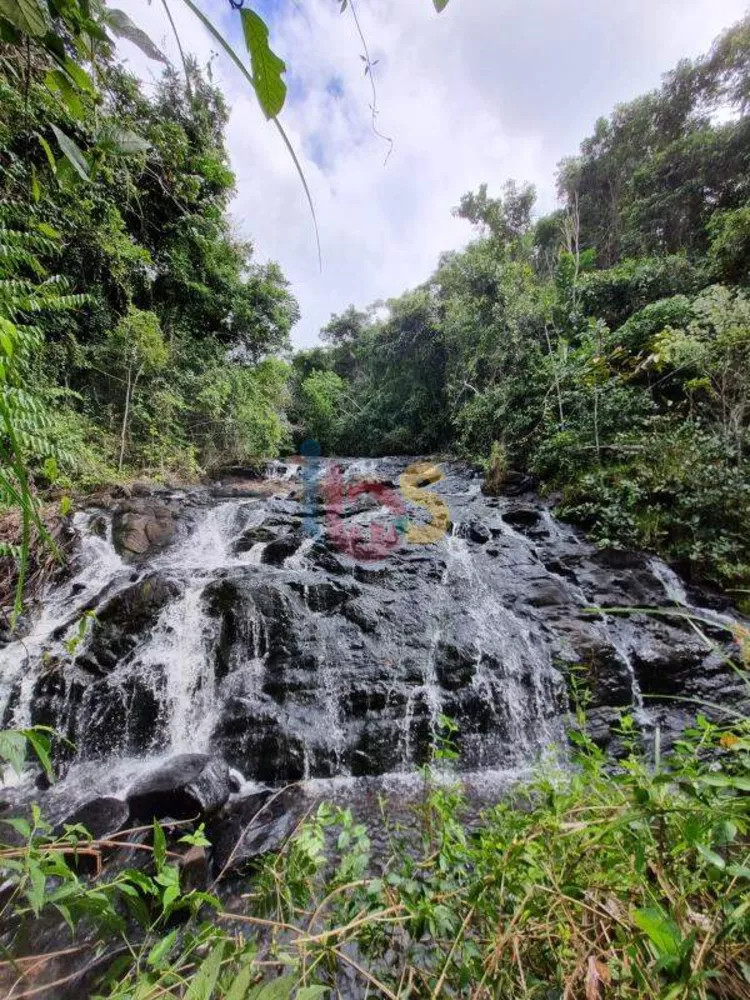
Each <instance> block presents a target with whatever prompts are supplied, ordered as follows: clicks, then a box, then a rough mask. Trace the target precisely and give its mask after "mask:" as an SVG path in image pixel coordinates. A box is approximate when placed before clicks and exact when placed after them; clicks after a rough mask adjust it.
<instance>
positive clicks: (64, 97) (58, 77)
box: [44, 69, 85, 119]
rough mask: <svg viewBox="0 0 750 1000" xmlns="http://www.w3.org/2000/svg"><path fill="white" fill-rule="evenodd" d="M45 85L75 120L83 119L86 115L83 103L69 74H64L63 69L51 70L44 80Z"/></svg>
mask: <svg viewBox="0 0 750 1000" xmlns="http://www.w3.org/2000/svg"><path fill="white" fill-rule="evenodd" d="M44 84H45V86H46V87H47V89H48V90H50V91H52V93H54V94H56V95H57V96H58V97H59V98H60V100H61V101H62V103H63V104H64V105H65V107H66V109H67V110H68V112H69V113H70V115H71V116H72V117H73V118H77V119H82V118H83V116H84V113H85V111H84V107H83V101H82V100H81V98H80V95H79V94H78V91H77V90H76V88H75V87H74V86H73V84H72V83H71V82H70V79H69V78H68V76H67V74H65V73H63V71H62V70H61V69H53V70H50V71H49V73H48V74H47V75H46V77H45V78H44Z"/></svg>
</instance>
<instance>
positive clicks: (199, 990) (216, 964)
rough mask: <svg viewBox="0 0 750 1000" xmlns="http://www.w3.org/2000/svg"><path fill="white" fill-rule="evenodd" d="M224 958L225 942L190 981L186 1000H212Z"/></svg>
mask: <svg viewBox="0 0 750 1000" xmlns="http://www.w3.org/2000/svg"><path fill="white" fill-rule="evenodd" d="M223 957H224V942H223V941H221V942H220V943H219V944H217V945H216V947H215V948H214V949H213V951H211V952H210V953H209V956H208V958H207V959H206V960H205V961H204V962H203V963H202V965H201V967H200V968H199V969H198V971H197V972H196V973H195V975H194V976H193V978H192V979H191V980H190V986H188V990H187V993H186V994H185V1000H211V997H212V996H213V992H214V987H215V986H216V980H217V979H218V978H219V971H220V970H221V960H222V958H223Z"/></svg>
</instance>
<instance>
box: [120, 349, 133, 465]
mask: <svg viewBox="0 0 750 1000" xmlns="http://www.w3.org/2000/svg"><path fill="white" fill-rule="evenodd" d="M130 376H131V369H130V368H128V384H127V388H126V389H125V412H124V413H123V415H122V430H121V431H120V461H119V462H118V463H117V471H118V472H122V463H123V459H124V458H125V435H126V434H127V432H128V418H129V416H130Z"/></svg>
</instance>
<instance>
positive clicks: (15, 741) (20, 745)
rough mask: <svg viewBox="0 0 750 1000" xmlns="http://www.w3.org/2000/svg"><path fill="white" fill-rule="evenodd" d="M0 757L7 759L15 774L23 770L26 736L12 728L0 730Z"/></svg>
mask: <svg viewBox="0 0 750 1000" xmlns="http://www.w3.org/2000/svg"><path fill="white" fill-rule="evenodd" d="M0 758H2V759H3V760H5V761H7V762H8V763H9V764H10V766H11V767H12V768H13V770H14V771H15V772H16V774H20V773H21V771H23V765H24V763H25V761H26V737H25V736H24V735H23V733H19V732H16V731H15V730H14V729H10V730H6V731H5V732H0Z"/></svg>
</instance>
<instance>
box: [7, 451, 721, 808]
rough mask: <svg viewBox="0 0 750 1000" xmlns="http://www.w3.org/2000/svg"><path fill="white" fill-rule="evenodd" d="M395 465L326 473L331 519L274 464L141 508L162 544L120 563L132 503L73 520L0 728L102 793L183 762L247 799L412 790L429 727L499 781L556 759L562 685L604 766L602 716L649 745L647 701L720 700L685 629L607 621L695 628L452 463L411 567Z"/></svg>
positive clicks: (660, 711)
mask: <svg viewBox="0 0 750 1000" xmlns="http://www.w3.org/2000/svg"><path fill="white" fill-rule="evenodd" d="M406 464H407V462H406V460H403V461H402V460H392V459H385V460H372V459H368V460H357V461H344V462H342V463H340V467H339V468H338V473H337V474H339V475H340V482H341V483H343V484H344V485H343V486H342V487H341V489H342V490H343V500H342V502H341V503H339V504H338V506H336V505H335V504H334V505H333V507H332V505H331V503H330V498H326V495H325V493H324V492H323V493H321V485H320V484H321V481H323V480H324V479H325V476H327V475H329V473H330V468H329V467H326V466H325V464H324V465H323V468H322V470H321V469H320V468H319V469H318V470H317V473H316V476H315V479H314V482H313V486H312V487H310V485H309V483H308V485H307V486H305V482H304V476H303V475H302V474H301V467H300V465H298V464H294V463H288V464H286V465H283V464H281V463H276V464H275V465H274V466H273V467H272V468H270V469H269V474H270V475H273V476H274V478H275V480H276V481H277V483H278V486H277V490H276V493H275V495H270V496H265V497H253V496H247V495H242V494H240V495H237V496H233V497H231V498H226V497H221V496H214V495H213V494H212V492H211V491H210V490H208V489H204V490H198V491H188V492H186V493H179V492H178V493H174V494H170V495H166V496H164V495H161V494H159V495H154V496H152V497H146V498H145V499H143V500H142V501H140V504H141V506H140V507H139V508H138V509H139V510H141V511H142V510H143V509H146V510H148V506H149V504H152V505H153V504H161V505H162V506H164V505H167V506H168V507H169V510H170V512H171V513H170V516H171V517H172V518H173V520H174V521H175V523H177V525H178V528H179V530H178V531H177V533H176V535H175V537H174V538H173V539H172V540H171V542H170V544H169V545H168V546H167V547H165V548H163V549H161V550H154V551H152V552H150V553H146V554H145V556H143V557H140V558H137V559H134V558H132V557H127V558H125V557H124V556H123V554H122V552H121V551H118V546H116V544H115V540H116V538H117V524H118V518H121V517H122V512H123V510H125V511H126V512H127V510H128V509H129V505H128V502H127V501H123V502H121V503H120V504H119V506H118V505H115V507H114V509H108V510H107V509H104V510H89V511H82V512H79V513H77V514H76V515H75V527H76V529H77V531H78V532H79V534H80V537H81V543H80V548H79V551H78V554H77V556H76V560H75V563H74V565H73V567H72V571H71V572H70V574H69V575H68V577H67V578H66V579H65V580H64V581H63V582H58V583H55V584H54V585H52V586H51V587H50V588H49V590H48V592H47V594H46V595H45V597H44V600H43V601H42V602H41V604H40V608H39V610H38V612H37V613H36V616H35V617H34V619H33V621H32V624H31V626H30V629H29V631H28V633H27V635H26V636H25V637H24V638H23V639H20V640H18V641H15V642H11V643H9V644H7V645H6V646H5V648H4V649H2V650H0V710H2V714H3V719H4V723H5V725H9V726H14V727H24V726H27V725H30V724H35V723H43V724H46V725H52V726H54V727H55V728H57V729H58V730H59V731H61V732H62V733H63V734H64V735H65V736H67V737H68V738H69V739H70V740H71V742H72V743H73V744H74V746H75V751H74V752H72V753H68V754H67V755H63V757H62V758H61V763H60V767H61V770H62V771H65V769H66V768H71V771H70V773H71V780H72V778H73V776H75V775H78V776H79V777H78V781H79V782H83V781H87V780H91V776H92V774H96V779H95V780H96V783H97V787H98V788H99V789H102V788H104V787H105V786H107V787H110V788H111V787H120V786H121V784H122V781H123V780H125V779H124V778H123V774H124V775H126V776H127V775H130V774H131V773H132V771H133V769H134V768H135V767H137V766H140V765H141V764H142V763H143V762H144V761H145V762H149V761H153V760H154V759H161V758H163V757H164V756H165V755H168V754H174V753H182V752H186V751H190V752H194V751H206V752H210V753H217V754H221V755H223V756H224V757H225V758H226V759H227V760H228V762H229V763H230V765H231V766H233V767H235V768H237V769H238V771H240V772H241V773H242V774H243V775H245V777H247V778H249V779H252V780H256V781H262V782H272V783H273V782H286V781H289V780H296V779H308V780H310V779H318V780H322V779H326V780H329V779H338V780H346V781H355V780H357V779H358V778H361V777H367V776H374V775H394V774H402V775H403V774H410V773H414V771H415V769H416V768H417V767H418V765H420V764H422V763H424V762H425V761H427V760H429V759H430V758H431V755H432V753H433V751H434V748H435V745H436V741H438V739H439V737H440V733H441V725H442V717H443V716H448V717H450V718H452V719H453V720H455V722H456V723H457V725H458V734H457V736H456V737H455V739H456V741H457V744H458V747H459V750H460V753H461V767H463V768H464V769H465V770H467V771H470V772H474V773H475V774H476V773H481V774H484V775H490V774H501V775H502V774H514V773H516V772H517V770H518V768H519V767H520V768H523V767H528V766H530V765H532V764H533V763H534V761H536V760H538V759H539V757H540V755H541V754H543V753H544V752H545V751H547V750H548V749H549V748H550V747H554V748H557V751H558V752H559V753H562V752H563V749H562V748H563V746H564V742H565V741H564V730H565V726H566V724H567V722H568V712H569V708H570V670H571V667H573V668H575V669H582V670H583V671H584V673H585V675H586V681H587V684H588V685H589V687H590V688H591V689H592V691H593V702H592V718H593V719H594V721H595V722H596V721H597V720H599V722H598V723H597V724H600V727H603V728H602V734H603V735H602V739H603V740H604V741H605V742H606V739H608V738H609V732H610V730H609V729H608V728H607V727H608V726H609V725H610V722H611V719H610V716H611V714H612V713H613V712H614V713H615V714H617V713H619V712H620V711H622V710H631V711H633V712H635V713H636V715H637V716H638V717H639V720H640V721H641V723H642V725H643V727H644V729H645V730H648V727H649V725H651V726H654V725H657V724H658V725H666V726H668V725H670V724H672V723H674V722H675V711H676V710H675V706H674V705H673V704H670V703H668V702H667V701H666V700H665V701H664V702H661V703H659V702H658V701H657V702H656V703H655V704H654V705H652V704H651V703H650V702H649V703H648V704H647V700H646V699H648V698H649V697H651V696H652V694H653V692H654V690H655V689H658V687H659V684H662V685H663V687H664V689H665V690H666V691H672V692H673V691H674V690H676V689H680V690H686V691H688V693H690V692H692V691H693V690H694V689H695V690H696V691H698V693H701V692H708V693H711V694H712V695H715V690H716V687H717V685H718V684H723V683H725V681H724V680H722V679H721V678H722V677H723V674H722V673H721V670H720V668H719V666H718V665H717V663H716V662H715V653H713V652H712V651H711V650H710V649H709V648H707V646H706V645H705V643H702V642H701V640H700V638H699V637H698V636H696V634H695V633H694V631H692V630H691V629H690V628H689V624H688V625H686V623H685V621H684V619H683V620H680V619H675V620H671V619H669V618H668V617H667V618H662V619H651V618H649V617H648V616H645V615H640V616H635V617H634V616H630V617H625V616H622V615H616V614H608V613H607V611H606V606H612V605H625V604H627V605H630V606H645V605H648V604H653V605H661V606H664V607H667V608H669V607H675V605H677V606H679V607H680V608H682V609H686V608H689V607H691V604H690V599H689V597H688V593H687V590H686V588H685V585H684V584H683V582H682V581H681V580H680V579H679V577H678V576H677V575H676V574H675V573H674V572H673V571H672V570H670V569H669V568H668V567H667V566H666V565H664V564H663V563H661V562H660V561H659V560H656V559H654V558H648V557H646V556H644V557H633V558H632V559H631V560H630V561H629V562H628V560H625V561H623V560H621V559H620V557H619V556H615V557H613V558H612V559H608V557H607V556H606V554H602V553H599V552H597V550H596V549H594V547H593V546H591V545H589V544H588V543H586V542H585V541H584V540H583V539H582V537H581V536H580V535H579V534H578V533H576V532H575V531H573V530H572V529H571V528H570V527H569V526H566V525H563V524H561V523H560V522H559V521H557V520H556V519H555V518H554V517H553V516H552V515H551V513H550V511H549V509H548V506H547V505H546V504H544V503H543V502H542V501H541V500H539V498H538V497H536V496H535V495H533V494H531V493H523V492H518V491H517V492H518V495H516V496H507V497H502V498H488V497H485V496H483V495H482V494H481V492H480V490H479V485H480V480H479V479H478V478H477V476H476V474H475V473H473V472H472V471H471V470H470V469H467V468H466V467H463V466H460V465H457V464H451V463H444V464H443V465H442V466H441V470H440V478H439V479H438V481H437V482H436V483H433V484H432V485H430V487H429V489H430V491H431V492H432V493H433V494H434V495H435V496H437V497H439V498H440V501H441V503H442V504H444V505H445V507H447V509H448V511H449V513H450V525H449V527H448V530H447V531H445V532H442V533H439V534H438V535H437V537H435V538H433V539H431V540H429V541H428V542H425V543H420V544H412V543H410V542H409V540H408V537H409V536H408V534H407V532H406V528H405V527H404V526H405V525H408V524H416V525H420V524H422V525H424V524H429V522H430V517H431V515H430V508H429V507H428V506H425V505H424V504H420V502H419V501H418V500H417V501H416V502H414V501H413V500H411V501H408V502H404V503H403V504H402V507H401V508H400V511H397V512H396V513H394V503H395V501H394V500H393V497H394V496H396V495H397V494H398V491H399V482H400V476H401V474H402V473H403V471H404V468H405V467H406ZM321 476H322V477H323V480H321ZM357 483H358V484H360V487H359V492H358V493H357V492H356V491H354V493H352V494H351V496H350V497H349V496H348V491H349V490H350V489H351V485H352V484H357ZM363 483H364V484H365V487H364V488H363V487H362V484H363ZM373 484H375V485H373ZM376 487H377V488H376ZM386 488H387V491H389V492H386V493H384V492H383V490H385V489H386ZM305 489H307V495H305ZM378 490H380V491H381V492H378ZM311 491H312V492H311ZM355 494H356V495H355ZM384 497H385V499H384ZM400 502H401V501H399V503H400ZM130 506H132V504H131V505H130ZM405 519H406V520H405ZM311 525H312V530H311ZM396 529H398V531H399V534H398V535H396V534H395V532H396ZM391 537H393V538H397V544H392V543H391V542H387V543H386V542H385V541H383V540H384V539H385V540H387V539H390V538H391ZM347 539H348V541H347ZM378 545H380V549H378ZM358 546H359V548H358ZM358 553H359V554H358ZM596 607H598V608H601V609H604V610H600V611H598V612H597V611H596V610H594V611H592V608H596ZM88 612H90V613H91V618H90V623H89V627H88V630H87V631H86V630H85V634H84V635H83V637H82V638H80V639H77V638H76V637H77V636H79V635H80V634H81V625H80V623H81V619H82V616H84V615H85V614H86V613H88ZM712 614H713V619H711V620H712V621H714V622H715V623H716V624H717V626H718V627H720V626H721V624H722V622H724V623H726V622H729V621H731V619H730V618H728V617H727V616H726V615H725V614H721V613H719V612H712ZM712 657H714V659H712ZM644 689H645V692H644ZM644 694H645V697H644ZM607 713H610V716H608V715H607ZM602 720H604V721H602ZM610 728H611V727H610ZM102 762H106V764H107V767H106V768H102V767H101V764H102ZM108 781H109V785H107V782H108Z"/></svg>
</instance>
